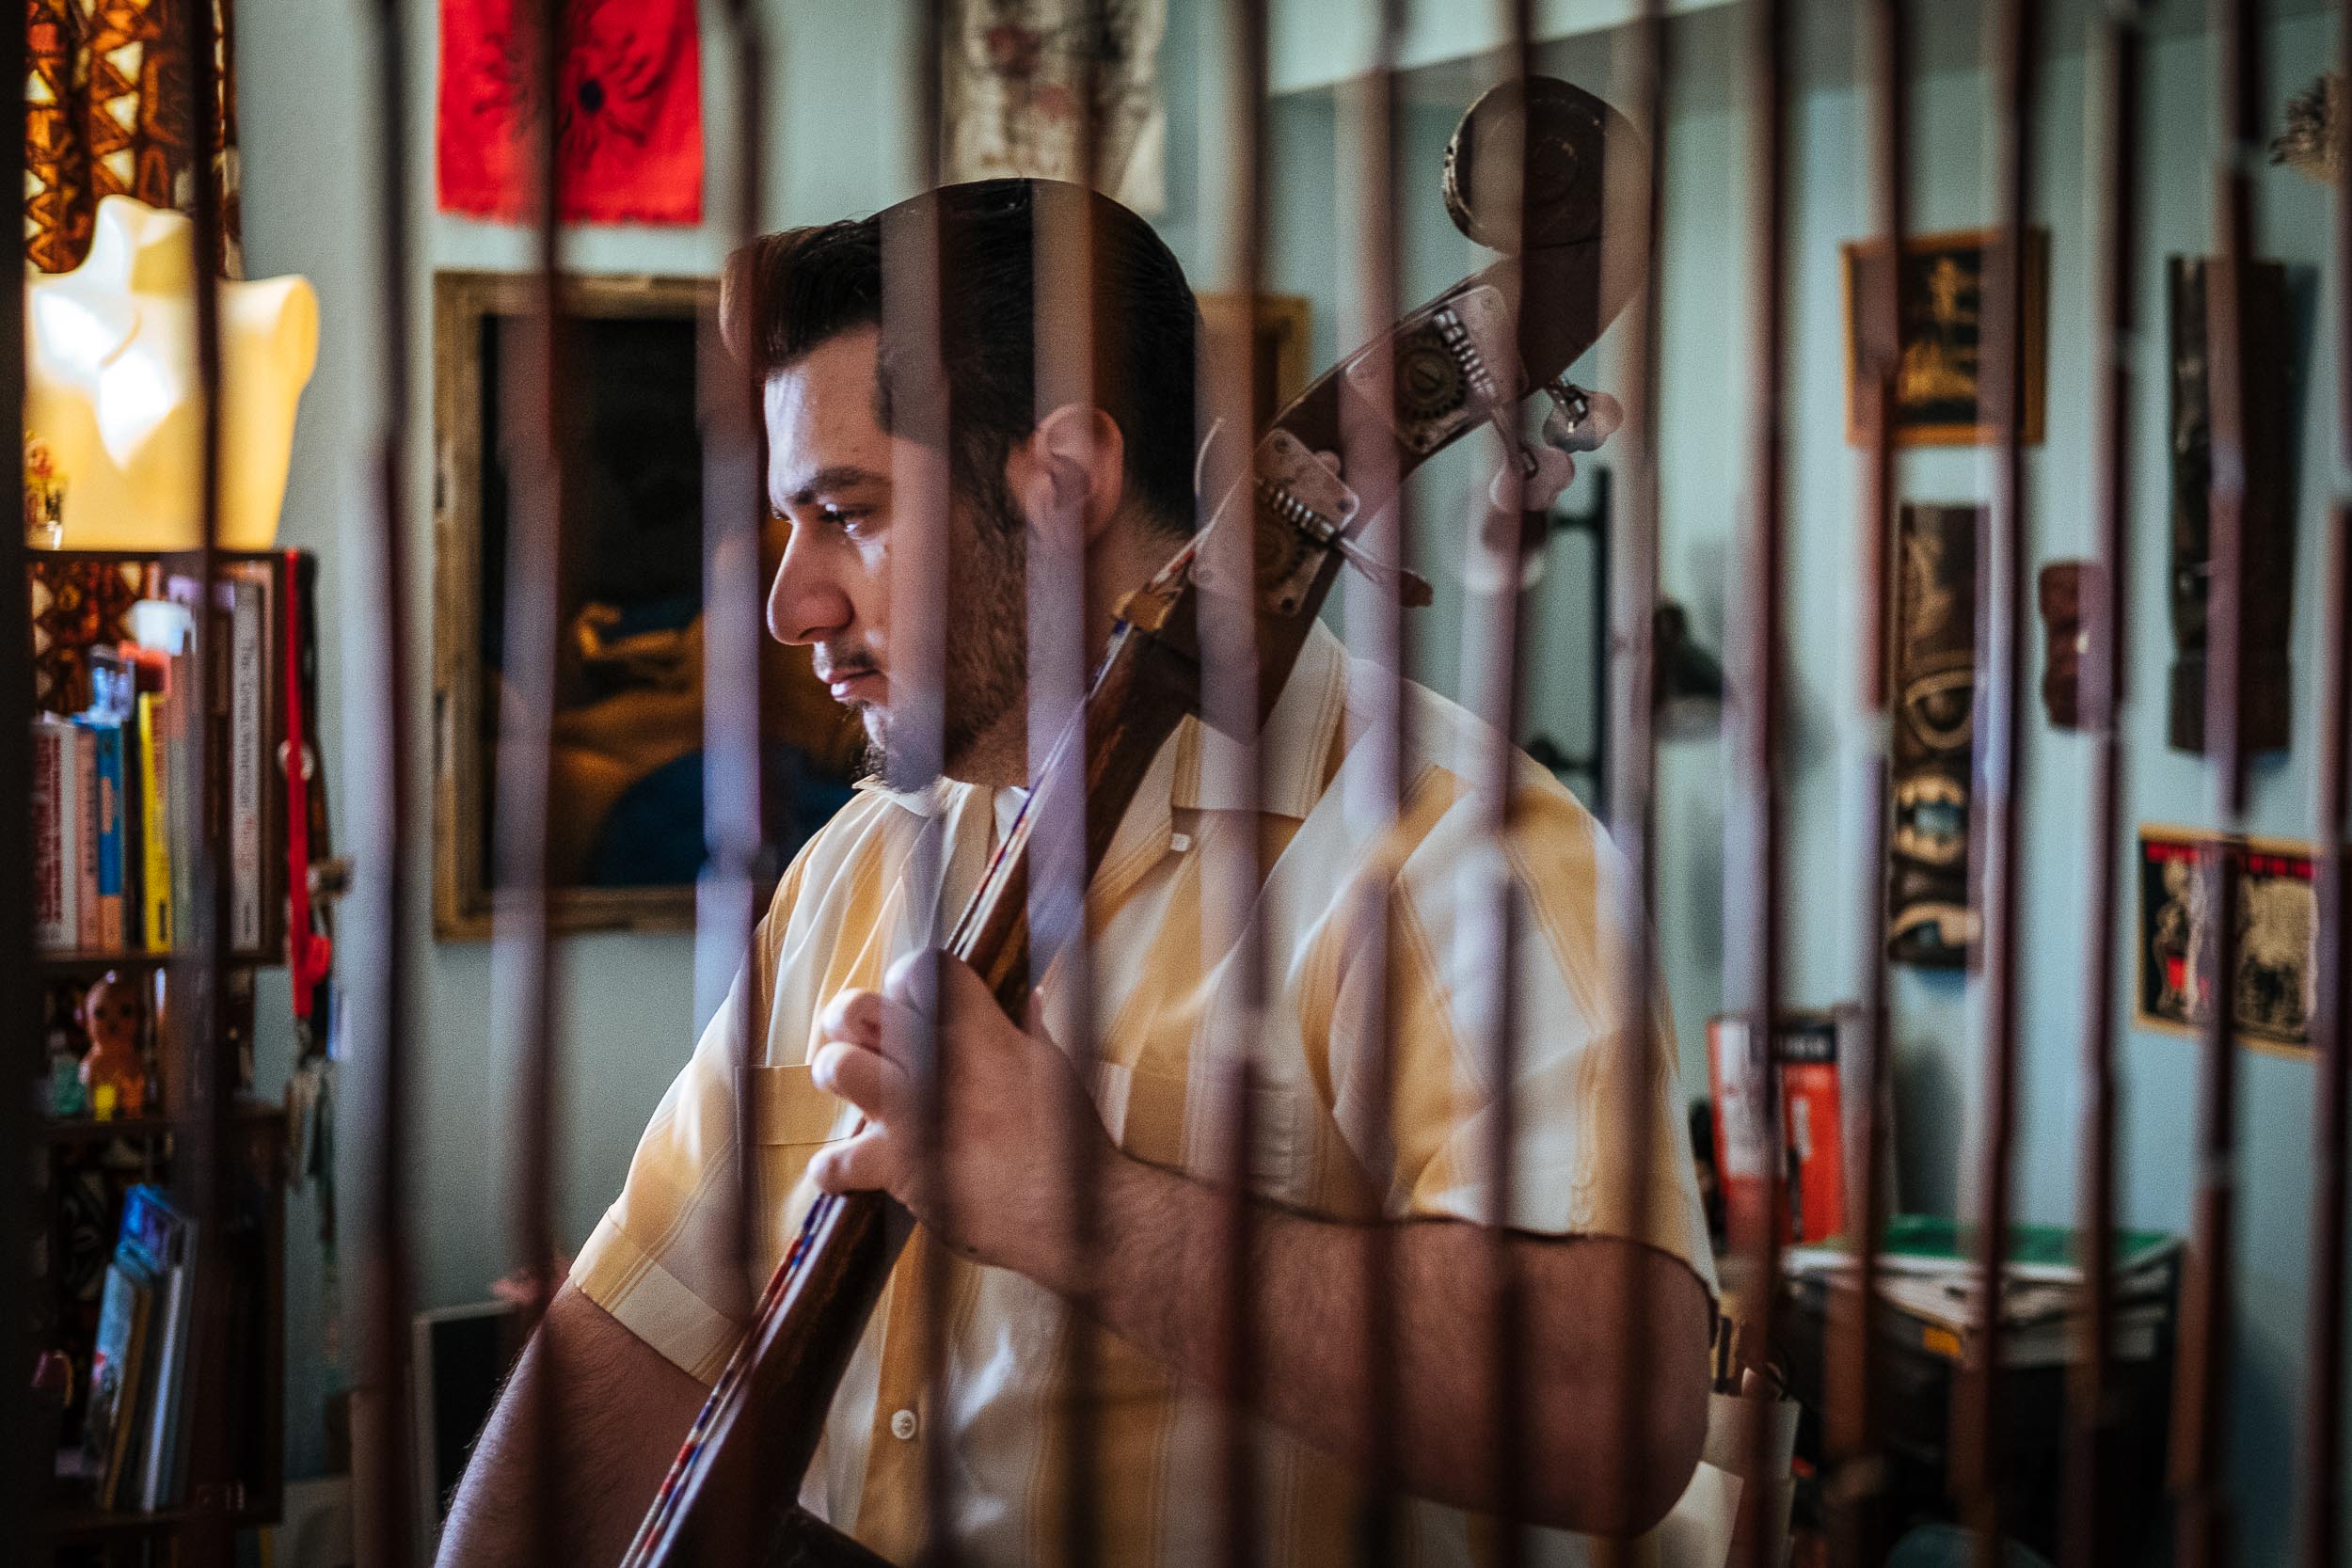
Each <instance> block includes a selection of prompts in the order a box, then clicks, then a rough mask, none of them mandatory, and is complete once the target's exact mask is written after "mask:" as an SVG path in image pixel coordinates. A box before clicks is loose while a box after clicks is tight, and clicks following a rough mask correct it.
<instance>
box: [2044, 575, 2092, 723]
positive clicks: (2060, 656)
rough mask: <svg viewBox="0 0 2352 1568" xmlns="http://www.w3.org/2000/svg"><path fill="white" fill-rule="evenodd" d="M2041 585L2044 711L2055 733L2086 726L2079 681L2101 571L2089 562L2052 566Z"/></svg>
mask: <svg viewBox="0 0 2352 1568" xmlns="http://www.w3.org/2000/svg"><path fill="white" fill-rule="evenodd" d="M2037 581H2038V586H2039V588H2040V600H2041V605H2042V634H2043V644H2042V710H2043V711H2044V712H2045V713H2047V714H2048V715H2049V716H2050V724H2051V727H2052V728H2054V729H2060V730H2072V729H2079V728H2081V727H2082V709H2081V695H2080V690H2079V687H2080V682H2081V673H2082V658H2083V641H2084V639H2085V638H2086V637H2087V636H2088V635H2089V632H2088V628H2086V627H2085V626H2083V613H2084V610H2085V607H2086V604H2087V601H2089V600H2090V599H2092V598H2095V597H2097V589H2098V585H2099V567H2098V564H2097V563H2096V562H2090V561H2053V562H2049V563H2048V564H2047V565H2045V566H2043V567H2042V576H2041V577H2040V578H2039V579H2037Z"/></svg>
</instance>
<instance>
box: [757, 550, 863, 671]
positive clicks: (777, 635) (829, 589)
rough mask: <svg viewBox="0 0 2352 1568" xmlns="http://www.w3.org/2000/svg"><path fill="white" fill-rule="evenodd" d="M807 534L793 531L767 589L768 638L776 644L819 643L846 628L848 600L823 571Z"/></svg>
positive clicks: (823, 565) (821, 562) (836, 584)
mask: <svg viewBox="0 0 2352 1568" xmlns="http://www.w3.org/2000/svg"><path fill="white" fill-rule="evenodd" d="M809 532H810V531H808V530H805V529H795V530H793V531H792V536H791V537H790V538H789V539H788V540H787V541H786V543H785V546H784V559H783V560H782V561H780V562H777V563H776V580H775V581H774V582H773V583H772V584H771V585H770V586H769V589H768V635H770V636H771V637H773V638H774V639H775V640H776V641H779V642H789V643H793V644H796V645H798V644H805V643H810V642H822V641H825V640H826V639H828V638H831V637H834V636H835V635H837V634H838V633H840V632H842V631H843V630H845V629H847V627H848V626H849V621H850V597H849V595H848V594H844V593H843V592H842V591H841V587H840V585H839V584H838V583H837V582H835V581H834V579H833V577H832V574H831V573H830V572H828V571H827V570H826V566H825V562H824V560H823V552H822V551H820V550H818V549H817V548H816V547H815V546H814V545H813V544H812V542H811V541H810V538H809Z"/></svg>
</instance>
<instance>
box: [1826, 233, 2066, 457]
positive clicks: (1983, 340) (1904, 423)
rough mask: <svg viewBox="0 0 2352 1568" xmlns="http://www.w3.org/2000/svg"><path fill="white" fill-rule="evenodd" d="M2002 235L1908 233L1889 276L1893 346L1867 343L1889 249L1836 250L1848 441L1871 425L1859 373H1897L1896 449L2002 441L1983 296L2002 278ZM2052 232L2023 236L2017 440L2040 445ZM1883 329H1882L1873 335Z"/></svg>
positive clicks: (1871, 399)
mask: <svg viewBox="0 0 2352 1568" xmlns="http://www.w3.org/2000/svg"><path fill="white" fill-rule="evenodd" d="M2003 243H2004V236H2003V231H2002V230H1997V229H1964V230H1954V231H1952V232H1949V233H1943V234H1915V235H1913V236H1911V237H1910V238H1909V239H1908V240H1906V241H1905V242H1904V243H1903V251H1902V264H1901V267H1900V268H1899V271H1898V273H1897V275H1896V284H1897V292H1896V312H1897V315H1898V318H1899V326H1898V328H1897V335H1898V340H1899V341H1898V343H1897V344H1896V345H1894V346H1892V347H1890V346H1889V345H1887V344H1885V343H1883V342H1880V341H1869V340H1870V339H1871V337H1872V334H1873V331H1874V325H1873V319H1872V318H1873V313H1872V312H1870V311H1869V310H1868V309H1867V302H1868V301H1869V300H1870V299H1871V298H1872V297H1873V295H1874V291H1877V290H1881V289H1883V288H1884V287H1885V278H1886V271H1885V269H1886V265H1887V250H1886V246H1885V245H1883V244H1882V243H1878V242H1855V243H1850V244H1848V245H1843V246H1841V247H1840V250H1841V254H1842V256H1843V258H1844V266H1843V268H1842V274H1843V277H1844V282H1845V300H1846V439H1847V441H1848V442H1850V443H1851V444H1852V445H1855V446H1861V445H1863V444H1864V443H1866V442H1867V441H1868V440H1869V439H1870V438H1871V432H1872V430H1873V429H1874V428H1875V425H1876V420H1877V418H1878V410H1877V404H1878V399H1877V397H1876V396H1875V395H1873V394H1871V393H1870V392H1868V391H1867V390H1866V388H1864V386H1863V375H1864V368H1865V367H1868V366H1878V365H1883V364H1887V363H1889V362H1892V363H1893V365H1894V367H1895V376H1894V400H1895V410H1894V420H1895V444H1896V445H1897V446H1900V447H1967V446H1981V445H1989V444H1991V443H1993V442H1994V441H1997V440H1999V439H2000V436H2001V425H2002V409H2001V405H2000V404H1999V402H1998V399H1999V397H2000V395H2001V378H2000V377H1999V375H1998V374H1997V373H1994V367H1993V366H1991V365H1989V364H1987V363H1986V355H1987V350H1988V348H1989V347H1990V346H1991V345H1990V343H1989V342H1988V340H1987V336H1986V333H1985V325H1986V318H1987V317H1988V315H1989V314H1990V307H1989V304H1988V301H1987V300H1986V297H1985V293H1986V291H1987V290H1988V289H1989V288H1991V287H1992V286H1993V285H1994V282H1995V280H1996V279H1997V278H1998V277H2000V263H2001V260H2002V245H2003ZM2049 279H2050V235H2049V231H2048V230H2043V229H2028V230H2026V251H2025V277H2024V286H2025V320H2024V330H2023V332H2022V334H2021V337H2020V344H2021V351H2022V353H2023V354H2024V356H2025V366H2024V369H2025V378H2024V379H2025V407H2024V409H2023V411H2022V414H2021V418H2020V436H2021V438H2022V439H2023V440H2025V441H2026V442H2027V443H2028V444H2033V445H2038V444H2040V442H2041V440H2042V376H2043V360H2044V356H2045V347H2044V345H2045V343H2046V341H2047V337H2048V327H2049V306H2048V301H2049ZM1877 330H1882V331H1883V328H1882V329H1877Z"/></svg>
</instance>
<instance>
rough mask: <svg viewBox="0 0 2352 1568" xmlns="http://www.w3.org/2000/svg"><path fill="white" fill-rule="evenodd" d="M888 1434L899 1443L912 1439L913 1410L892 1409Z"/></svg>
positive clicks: (909, 1441)
mask: <svg viewBox="0 0 2352 1568" xmlns="http://www.w3.org/2000/svg"><path fill="white" fill-rule="evenodd" d="M890 1435H891V1436H893V1437H896V1438H897V1439H898V1441H899V1442H901V1443H911V1442H913V1441H914V1411H912V1410H894V1411H892V1412H891V1413H890Z"/></svg>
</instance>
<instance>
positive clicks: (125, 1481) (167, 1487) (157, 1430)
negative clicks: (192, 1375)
mask: <svg viewBox="0 0 2352 1568" xmlns="http://www.w3.org/2000/svg"><path fill="white" fill-rule="evenodd" d="M195 1241H196V1227H195V1226H194V1224H193V1223H191V1222H190V1220H189V1219H188V1217H187V1215H186V1214H184V1213H183V1212H181V1211H180V1210H179V1209H177V1208H175V1207H174V1206H173V1205H172V1203H171V1200H170V1199H168V1198H167V1197H166V1196H164V1195H163V1193H162V1192H161V1191H160V1190H159V1189H157V1188H154V1187H150V1186H137V1187H134V1188H132V1189H131V1191H130V1195H129V1196H128V1197H126V1198H125V1200H124V1202H123V1206H122V1231H121V1235H120V1238H119V1240H118V1241H117V1242H116V1243H115V1254H114V1260H113V1261H112V1262H111V1263H109V1264H107V1266H106V1285H105V1292H104V1295H103V1298H102V1299H101V1304H100V1307H99V1317H98V1342H97V1348H96V1352H95V1354H93V1355H92V1357H91V1362H90V1374H89V1377H90V1382H89V1402H88V1404H87V1408H86V1410H85V1412H84V1415H83V1418H82V1465H81V1469H82V1473H83V1475H84V1476H85V1477H86V1478H87V1480H88V1481H89V1482H90V1486H91V1491H92V1500H94V1501H95V1502H96V1503H97V1504H98V1506H100V1507H101V1508H109V1509H115V1508H121V1509H157V1508H168V1507H170V1506H172V1505H173V1504H175V1503H177V1502H179V1501H180V1500H181V1499H182V1498H183V1497H184V1496H185V1493H186V1488H187V1471H188V1452H187V1448H188V1425H189V1422H188V1416H189V1402H188V1397H187V1396H188V1350H189V1340H190V1338H191V1333H192V1330H191V1328H190V1320H191V1318H192V1316H193V1307H194V1305H195V1286H194V1282H193V1280H192V1279H191V1278H190V1275H191V1273H192V1271H193V1269H194V1262H195V1258H196V1245H195Z"/></svg>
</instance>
